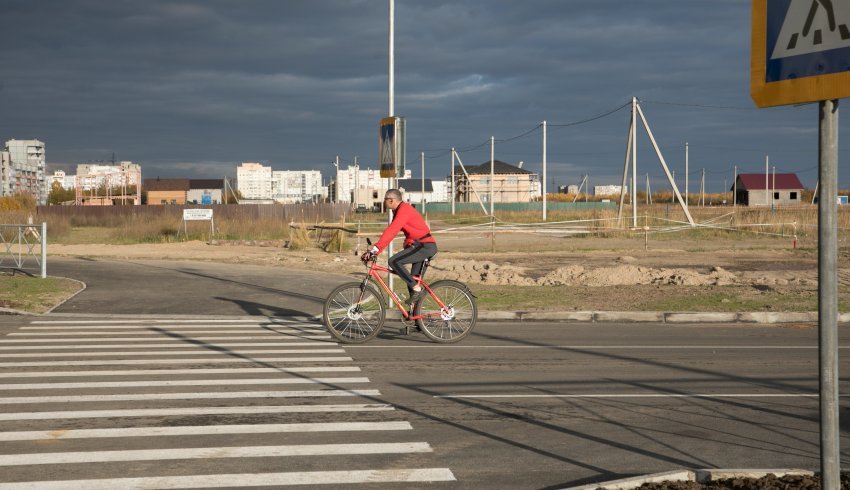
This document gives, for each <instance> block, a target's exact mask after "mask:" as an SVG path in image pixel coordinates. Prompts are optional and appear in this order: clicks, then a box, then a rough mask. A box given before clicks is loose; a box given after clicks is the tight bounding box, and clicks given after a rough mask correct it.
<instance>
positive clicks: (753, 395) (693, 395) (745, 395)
mask: <svg viewBox="0 0 850 490" xmlns="http://www.w3.org/2000/svg"><path fill="white" fill-rule="evenodd" d="M839 396H840V397H841V398H847V397H850V395H839ZM817 397H818V394H817V393H690V394H687V393H610V394H604V395H603V394H587V395H557V394H551V395H522V394H518V393H514V394H482V395H434V398H817Z"/></svg>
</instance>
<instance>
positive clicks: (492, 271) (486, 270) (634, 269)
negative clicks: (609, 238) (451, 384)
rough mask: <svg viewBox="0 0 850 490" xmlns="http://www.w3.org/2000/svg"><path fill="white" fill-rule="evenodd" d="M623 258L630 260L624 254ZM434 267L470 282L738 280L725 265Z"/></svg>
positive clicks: (472, 264) (472, 262)
mask: <svg viewBox="0 0 850 490" xmlns="http://www.w3.org/2000/svg"><path fill="white" fill-rule="evenodd" d="M620 262H629V260H628V258H622V259H621V260H620ZM433 268H434V269H435V270H438V271H440V273H441V276H443V277H446V278H449V279H456V280H459V281H463V282H469V283H483V284H496V285H514V286H562V285H563V286H635V285H680V286H726V285H731V284H737V283H738V278H737V276H736V275H735V274H734V273H732V272H730V271H727V270H725V269H723V268H722V267H719V266H714V267H711V268H710V269H709V270H708V272H706V273H701V272H699V271H698V270H695V269H683V268H672V269H667V268H652V267H642V266H638V265H633V264H630V263H623V264H621V265H616V266H613V267H597V268H594V269H586V268H585V267H584V266H581V265H569V266H566V267H560V268H557V269H555V270H553V271H551V272H549V273H547V274H545V275H544V276H542V277H537V278H534V277H531V276H530V274H529V270H528V269H526V268H524V267H518V266H515V265H509V264H501V265H499V264H495V263H493V262H489V261H483V262H479V261H475V260H469V261H456V260H444V261H442V262H440V263H435V264H434V266H433Z"/></svg>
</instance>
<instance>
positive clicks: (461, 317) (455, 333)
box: [413, 281, 478, 343]
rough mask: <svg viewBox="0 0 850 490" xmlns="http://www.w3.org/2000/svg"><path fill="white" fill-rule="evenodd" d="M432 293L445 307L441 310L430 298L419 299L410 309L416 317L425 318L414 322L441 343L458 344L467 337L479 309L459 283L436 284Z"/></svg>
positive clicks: (440, 282) (467, 291)
mask: <svg viewBox="0 0 850 490" xmlns="http://www.w3.org/2000/svg"><path fill="white" fill-rule="evenodd" d="M431 291H433V292H434V295H435V296H437V297H438V298H440V300H441V301H442V302H443V304H444V305H446V306H445V307H444V308H443V307H441V306H440V304H439V303H437V300H436V299H434V296H432V295H430V294H427V293H426V294H425V295H424V296H422V299H420V300H419V301H418V302H417V303H416V306H415V307H414V309H413V314H414V315H415V316H420V315H423V316H424V317H425V318H420V319H418V320H416V324H417V325H419V328H420V329H421V330H422V333H424V334H425V335H426V336H427V337H428V338H429V339H431V340H433V341H434V342H440V343H451V342H457V341H459V340H461V339H462V338H464V337H466V336H467V335H469V332H471V331H472V328H473V327H475V320H476V318H477V317H478V306H477V305H476V303H475V297H474V296H473V295H472V293H471V292H470V291H469V288H467V287H466V285H465V284H463V283H462V282H458V281H437V282H435V283H434V284H432V285H431Z"/></svg>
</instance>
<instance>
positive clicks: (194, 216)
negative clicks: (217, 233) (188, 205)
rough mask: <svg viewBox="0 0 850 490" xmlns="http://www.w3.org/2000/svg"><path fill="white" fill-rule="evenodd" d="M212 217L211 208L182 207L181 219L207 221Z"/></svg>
mask: <svg viewBox="0 0 850 490" xmlns="http://www.w3.org/2000/svg"><path fill="white" fill-rule="evenodd" d="M212 219H213V210H212V209H184V210H183V221H209V220H212Z"/></svg>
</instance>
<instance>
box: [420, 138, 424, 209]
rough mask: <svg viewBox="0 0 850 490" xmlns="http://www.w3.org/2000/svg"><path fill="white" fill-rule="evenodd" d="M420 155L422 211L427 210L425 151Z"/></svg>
mask: <svg viewBox="0 0 850 490" xmlns="http://www.w3.org/2000/svg"><path fill="white" fill-rule="evenodd" d="M419 157H420V158H421V160H422V196H421V197H420V198H419V205H420V206H422V212H423V213H424V212H425V152H424V151H423V152H421V153H420V154H419Z"/></svg>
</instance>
